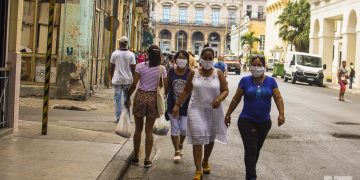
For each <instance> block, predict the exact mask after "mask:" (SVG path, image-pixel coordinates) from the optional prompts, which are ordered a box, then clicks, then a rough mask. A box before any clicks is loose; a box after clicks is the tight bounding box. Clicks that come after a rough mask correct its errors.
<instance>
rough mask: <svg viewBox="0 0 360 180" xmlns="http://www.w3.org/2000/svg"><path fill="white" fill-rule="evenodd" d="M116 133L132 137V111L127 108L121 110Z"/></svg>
mask: <svg viewBox="0 0 360 180" xmlns="http://www.w3.org/2000/svg"><path fill="white" fill-rule="evenodd" d="M115 133H116V134H117V135H119V136H121V137H124V138H128V139H129V138H130V137H131V124H130V112H129V111H128V110H127V109H123V110H122V111H121V115H120V119H119V122H118V125H117V127H116V130H115Z"/></svg>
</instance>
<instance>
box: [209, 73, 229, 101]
mask: <svg viewBox="0 0 360 180" xmlns="http://www.w3.org/2000/svg"><path fill="white" fill-rule="evenodd" d="M215 71H217V74H218V77H219V81H220V95H219V96H218V97H217V98H216V99H215V100H214V102H213V103H212V105H213V108H218V107H219V106H220V104H221V102H222V101H224V100H225V99H226V97H227V96H228V95H229V88H228V84H227V82H226V79H225V76H224V74H223V73H222V72H221V71H218V70H216V69H215Z"/></svg>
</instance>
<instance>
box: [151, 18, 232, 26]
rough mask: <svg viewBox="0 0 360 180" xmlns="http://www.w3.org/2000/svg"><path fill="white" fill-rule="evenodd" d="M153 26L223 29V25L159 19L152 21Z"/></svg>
mask: <svg viewBox="0 0 360 180" xmlns="http://www.w3.org/2000/svg"><path fill="white" fill-rule="evenodd" d="M152 24H153V25H173V26H196V27H216V28H225V27H226V24H225V23H219V24H217V25H214V24H212V22H210V23H205V22H189V21H184V22H183V21H181V22H179V21H170V20H169V19H161V20H154V19H153V20H152Z"/></svg>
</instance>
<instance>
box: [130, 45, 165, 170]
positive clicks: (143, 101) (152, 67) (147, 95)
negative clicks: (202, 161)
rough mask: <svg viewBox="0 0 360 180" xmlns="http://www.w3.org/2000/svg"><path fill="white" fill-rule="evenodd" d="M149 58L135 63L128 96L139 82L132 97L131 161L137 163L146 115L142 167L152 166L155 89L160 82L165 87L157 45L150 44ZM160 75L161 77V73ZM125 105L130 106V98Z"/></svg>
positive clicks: (155, 105) (155, 103)
mask: <svg viewBox="0 0 360 180" xmlns="http://www.w3.org/2000/svg"><path fill="white" fill-rule="evenodd" d="M147 52H148V55H149V60H148V61H146V62H143V63H140V64H137V65H136V69H135V75H134V81H133V83H132V84H131V86H130V89H129V93H128V98H129V99H130V97H131V95H132V94H133V92H134V91H135V89H136V85H137V84H138V82H139V81H140V82H139V87H138V89H137V91H136V94H135V97H134V106H133V115H134V118H135V133H134V157H133V158H132V160H131V163H132V164H134V165H138V164H139V150H140V143H141V133H142V130H143V126H144V118H145V117H146V124H145V137H146V139H145V160H144V167H145V168H149V167H151V166H152V162H151V161H150V159H149V158H150V154H151V150H152V147H153V142H154V140H153V135H152V133H153V126H154V123H155V120H156V119H157V118H159V117H160V115H159V112H158V108H157V89H158V86H159V87H161V86H162V84H163V83H162V82H165V83H164V86H165V87H166V82H167V81H166V77H167V72H166V69H165V67H164V66H162V65H160V64H161V51H160V48H159V47H158V46H157V45H151V46H150V47H149V49H148V50H147ZM160 74H162V77H163V78H161V75H160ZM128 102H129V103H128V104H127V106H130V100H129V101H128Z"/></svg>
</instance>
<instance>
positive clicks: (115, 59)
mask: <svg viewBox="0 0 360 180" xmlns="http://www.w3.org/2000/svg"><path fill="white" fill-rule="evenodd" d="M128 43H129V39H128V38H127V37H125V36H124V37H121V38H120V49H118V50H116V51H114V52H113V53H112V55H111V59H110V75H111V79H112V80H111V83H112V85H113V86H114V104H115V119H116V122H119V118H120V114H121V110H122V102H121V98H122V95H123V94H124V97H125V99H124V102H125V104H126V102H127V101H128V99H126V98H127V94H128V91H129V86H130V84H131V83H132V81H133V75H134V72H135V66H136V61H135V55H134V53H132V52H131V51H129V49H128V48H127V47H128Z"/></svg>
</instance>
